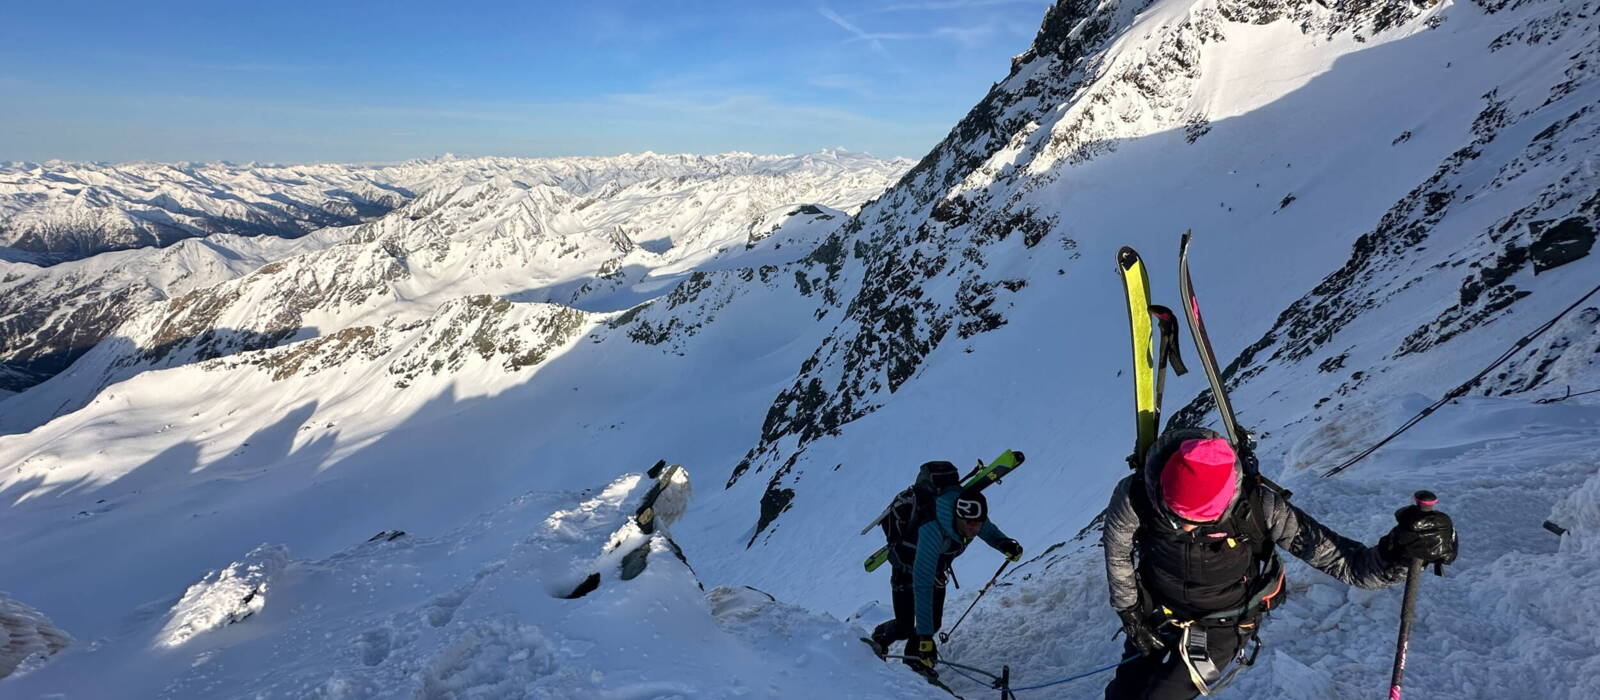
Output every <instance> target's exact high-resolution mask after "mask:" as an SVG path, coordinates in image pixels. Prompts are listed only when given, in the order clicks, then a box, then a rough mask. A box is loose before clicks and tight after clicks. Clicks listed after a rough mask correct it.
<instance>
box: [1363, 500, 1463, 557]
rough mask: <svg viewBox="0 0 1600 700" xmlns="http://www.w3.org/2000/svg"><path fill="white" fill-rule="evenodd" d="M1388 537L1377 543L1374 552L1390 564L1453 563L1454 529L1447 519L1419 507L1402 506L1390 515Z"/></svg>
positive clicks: (1440, 514)
mask: <svg viewBox="0 0 1600 700" xmlns="http://www.w3.org/2000/svg"><path fill="white" fill-rule="evenodd" d="M1394 519H1395V522H1396V523H1398V524H1397V525H1395V526H1394V529H1393V530H1390V531H1389V534H1387V535H1384V536H1383V539H1380V540H1378V552H1379V553H1380V554H1382V555H1383V558H1384V559H1385V560H1386V561H1389V562H1390V563H1393V564H1409V563H1411V560H1412V559H1418V560H1421V561H1422V563H1424V564H1449V563H1451V562H1453V561H1455V560H1456V550H1457V546H1456V528H1455V524H1454V523H1452V522H1450V516H1448V515H1445V514H1444V513H1442V512H1440V511H1437V510H1423V509H1422V508H1421V507H1420V506H1415V505H1411V506H1406V507H1404V508H1401V509H1400V510H1397V511H1395V513H1394Z"/></svg>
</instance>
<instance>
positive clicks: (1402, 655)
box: [1389, 491, 1444, 700]
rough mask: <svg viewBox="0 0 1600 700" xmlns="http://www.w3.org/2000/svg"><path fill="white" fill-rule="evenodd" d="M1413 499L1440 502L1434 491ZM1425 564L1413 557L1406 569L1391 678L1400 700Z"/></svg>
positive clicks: (1423, 504)
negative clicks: (1404, 590)
mask: <svg viewBox="0 0 1600 700" xmlns="http://www.w3.org/2000/svg"><path fill="white" fill-rule="evenodd" d="M1412 499H1413V500H1414V501H1415V502H1416V504H1417V507H1418V508H1421V509H1422V510H1433V507H1434V506H1435V505H1438V503H1439V497H1438V496H1436V495H1434V493H1433V492H1432V491H1418V492H1416V493H1415V494H1412ZM1423 566H1424V564H1423V562H1422V560H1421V559H1412V560H1411V565H1410V568H1408V569H1407V570H1406V595H1405V598H1403V599H1402V600H1401V603H1400V638H1399V640H1397V641H1396V642H1395V647H1394V675H1392V676H1390V679H1389V700H1400V681H1401V680H1402V679H1404V678H1405V675H1406V648H1407V647H1409V646H1410V645H1411V622H1412V620H1413V619H1415V618H1416V615H1417V589H1418V588H1419V584H1421V583H1422V567H1423ZM1434 572H1435V573H1437V574H1438V575H1440V576H1443V575H1444V570H1443V567H1435V568H1434Z"/></svg>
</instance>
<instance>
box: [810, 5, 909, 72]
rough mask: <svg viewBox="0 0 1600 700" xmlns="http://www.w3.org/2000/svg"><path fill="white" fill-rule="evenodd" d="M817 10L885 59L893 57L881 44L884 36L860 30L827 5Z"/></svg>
mask: <svg viewBox="0 0 1600 700" xmlns="http://www.w3.org/2000/svg"><path fill="white" fill-rule="evenodd" d="M817 12H819V13H821V14H822V16H823V17H826V18H828V21H830V22H833V23H834V24H837V25H839V26H840V27H841V28H843V29H844V30H845V31H847V32H850V33H851V34H854V35H855V37H856V38H857V39H859V40H861V41H865V42H867V44H868V45H869V46H871V47H872V50H874V51H877V52H878V53H880V54H883V57H884V58H887V59H890V60H893V59H894V56H892V55H890V54H889V49H888V48H885V47H884V45H883V42H882V41H880V39H882V38H885V37H884V36H883V35H880V34H868V33H867V32H864V31H861V28H860V27H857V26H856V25H854V24H851V23H850V22H849V20H846V19H845V18H843V17H840V16H839V13H837V12H834V11H833V10H832V9H830V8H828V7H827V6H823V7H818V8H817Z"/></svg>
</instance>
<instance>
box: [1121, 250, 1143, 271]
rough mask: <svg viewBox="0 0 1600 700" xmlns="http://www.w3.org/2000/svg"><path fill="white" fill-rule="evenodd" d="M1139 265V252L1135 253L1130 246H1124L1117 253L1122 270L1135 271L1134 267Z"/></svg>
mask: <svg viewBox="0 0 1600 700" xmlns="http://www.w3.org/2000/svg"><path fill="white" fill-rule="evenodd" d="M1137 264H1139V253H1138V251H1135V250H1134V249H1132V248H1129V247H1128V246H1122V249H1121V250H1119V251H1117V265H1119V266H1120V267H1122V269H1124V270H1131V269H1133V266H1134V265H1137Z"/></svg>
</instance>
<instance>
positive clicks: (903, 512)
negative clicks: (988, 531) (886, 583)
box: [861, 450, 1025, 571]
mask: <svg viewBox="0 0 1600 700" xmlns="http://www.w3.org/2000/svg"><path fill="white" fill-rule="evenodd" d="M1023 459H1025V458H1024V456H1023V454H1022V452H1021V451H1018V450H1006V451H1005V452H1002V453H1001V454H1000V456H999V457H996V458H994V460H993V461H991V462H989V463H987V464H985V463H983V462H979V463H978V466H976V467H973V469H972V471H970V472H968V473H967V475H966V476H965V477H958V476H957V474H959V472H958V471H957V470H956V465H954V464H951V463H949V462H942V461H940V462H928V463H926V464H923V465H922V468H921V469H919V470H918V472H917V480H916V482H915V483H913V484H912V485H911V486H910V487H909V488H907V489H905V490H903V491H901V492H900V493H898V494H896V495H895V497H894V500H893V501H891V502H890V503H889V507H887V508H884V509H883V512H882V513H880V514H879V515H878V517H877V518H874V519H873V521H872V522H870V523H867V526H866V527H864V528H862V529H861V534H863V535H865V534H867V533H868V532H871V531H872V529H873V528H875V527H882V529H883V534H884V538H885V539H886V540H887V543H886V544H884V546H882V547H880V548H879V549H878V551H876V552H873V553H872V555H871V556H868V557H867V560H866V561H865V562H863V564H862V566H863V568H865V569H866V570H867V571H877V570H878V567H880V566H883V563H884V562H886V561H888V560H889V550H890V548H891V547H900V548H901V552H900V555H899V556H900V560H901V561H906V562H909V561H910V559H911V558H914V557H915V556H916V546H917V540H916V538H917V530H918V529H920V528H921V527H922V526H923V524H925V523H927V522H929V521H931V520H933V519H934V518H935V517H937V514H936V513H934V503H935V501H937V500H938V498H939V495H940V494H942V493H944V492H945V491H948V490H949V489H951V488H953V487H956V486H959V487H960V488H961V490H962V492H963V493H968V494H974V493H981V492H982V491H983V490H984V489H985V488H988V486H989V484H994V483H998V482H999V481H1000V479H1002V478H1004V477H1005V476H1006V475H1007V474H1010V473H1011V472H1012V470H1014V469H1016V468H1017V467H1019V466H1021V465H1022V461H1023Z"/></svg>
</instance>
